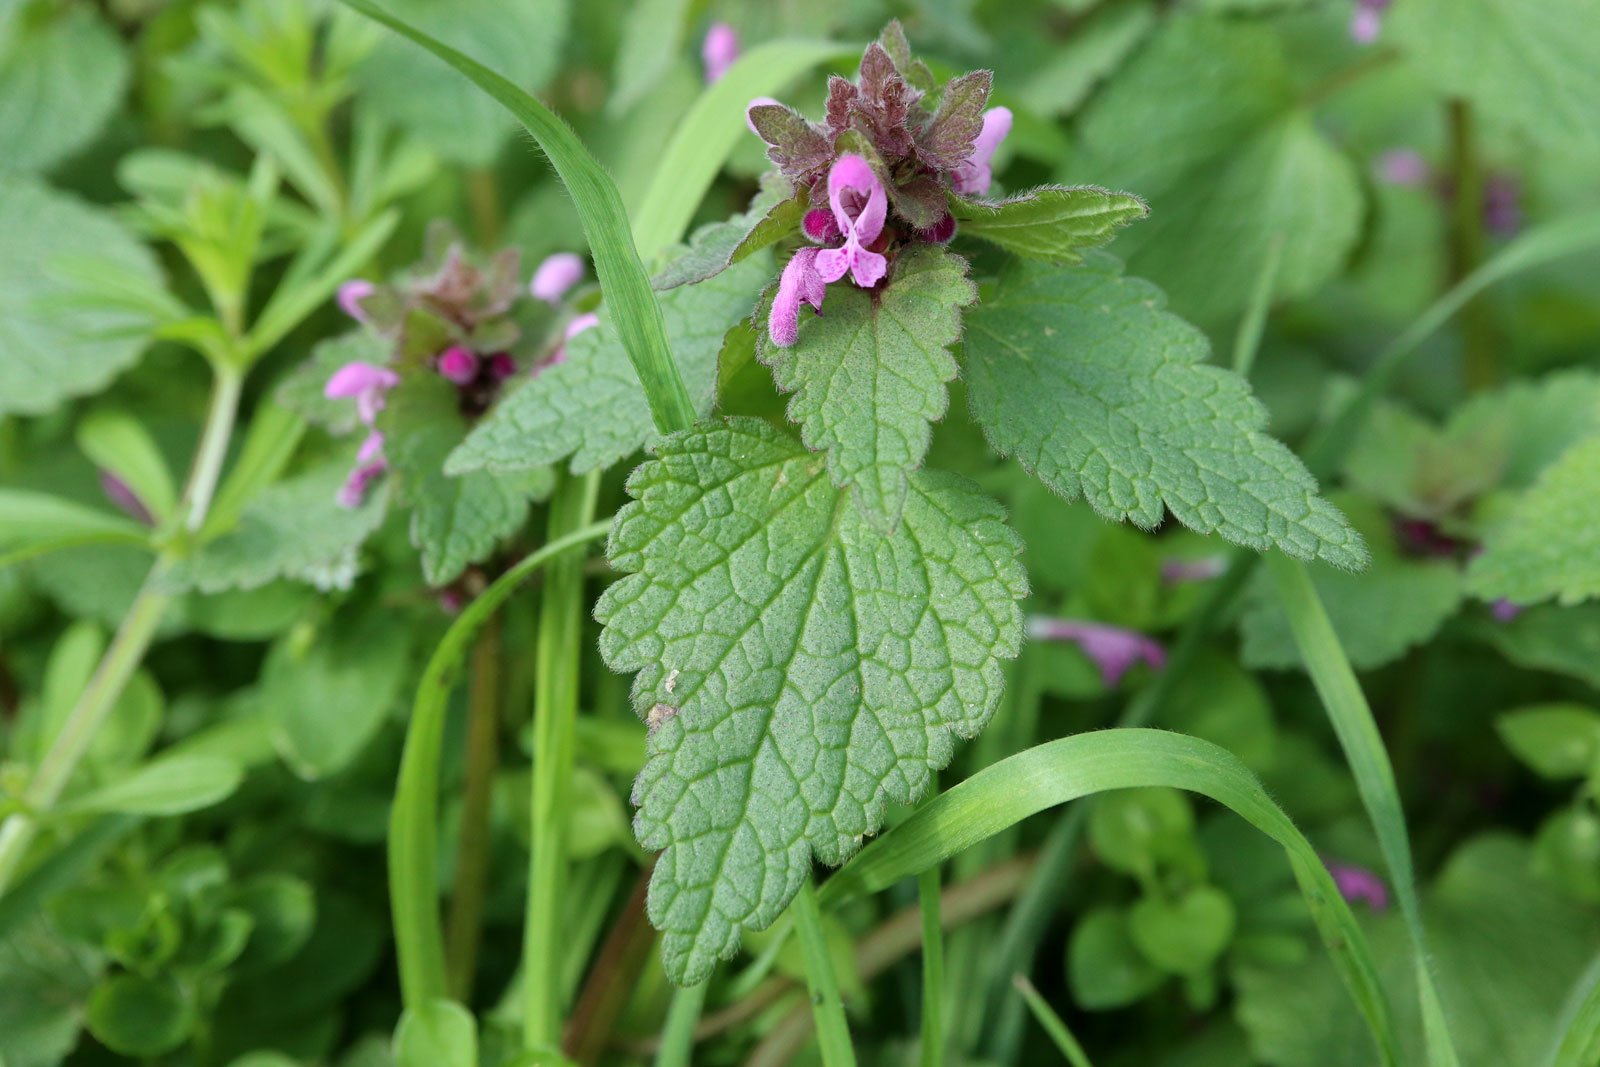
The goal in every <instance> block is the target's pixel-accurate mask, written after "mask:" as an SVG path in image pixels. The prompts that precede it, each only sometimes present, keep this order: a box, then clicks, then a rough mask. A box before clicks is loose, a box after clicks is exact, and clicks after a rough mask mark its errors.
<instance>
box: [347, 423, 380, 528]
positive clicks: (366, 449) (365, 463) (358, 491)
mask: <svg viewBox="0 0 1600 1067" xmlns="http://www.w3.org/2000/svg"><path fill="white" fill-rule="evenodd" d="M388 469H389V461H388V460H387V459H385V458H384V455H383V434H382V433H380V432H379V431H377V430H373V431H372V432H371V433H369V434H367V439H366V440H365V441H362V442H361V450H360V451H359V452H357V453H356V465H355V469H353V470H352V471H351V472H350V476H349V477H348V478H346V479H345V480H344V484H343V485H342V486H340V487H339V506H340V507H345V508H352V509H353V508H359V507H360V506H361V505H362V503H363V502H364V501H365V500H366V499H367V493H369V492H371V490H372V485H373V483H374V482H376V481H377V480H378V479H379V478H381V477H383V472H384V471H386V470H388Z"/></svg>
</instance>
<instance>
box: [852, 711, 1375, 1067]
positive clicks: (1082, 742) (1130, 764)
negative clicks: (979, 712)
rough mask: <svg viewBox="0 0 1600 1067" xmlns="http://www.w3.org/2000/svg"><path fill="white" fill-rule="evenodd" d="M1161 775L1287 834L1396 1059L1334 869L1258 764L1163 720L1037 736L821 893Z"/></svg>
mask: <svg viewBox="0 0 1600 1067" xmlns="http://www.w3.org/2000/svg"><path fill="white" fill-rule="evenodd" d="M1157 785H1159V786H1169V787H1172V788H1176V789H1186V790H1188V791H1190V792H1193V793H1200V794H1202V795H1204V796H1208V797H1210V798H1211V799H1212V800H1215V801H1217V802H1218V803H1220V804H1223V805H1225V806H1227V807H1229V808H1231V809H1232V810H1233V811H1234V812H1235V813H1236V814H1238V815H1239V816H1241V817H1242V818H1243V819H1244V820H1245V821H1246V822H1248V823H1250V824H1251V825H1252V826H1254V827H1255V828H1256V829H1258V830H1260V831H1261V832H1262V833H1264V834H1266V835H1267V836H1268V837H1270V838H1272V839H1273V840H1274V841H1276V842H1278V844H1280V845H1282V846H1283V849H1284V852H1286V853H1287V854H1288V857H1289V864H1290V866H1291V867H1292V868H1293V870H1294V874H1295V878H1296V879H1297V880H1298V881H1299V883H1300V890H1301V893H1302V895H1303V896H1304V897H1305V900H1306V903H1307V905H1309V906H1310V909H1311V915H1312V918H1313V919H1314V920H1315V921H1316V924H1317V929H1318V931H1319V932H1320V933H1321V935H1322V939H1323V942H1324V944H1326V945H1327V946H1328V951H1329V952H1330V953H1331V955H1332V957H1333V961H1334V965H1335V967H1337V969H1338V971H1339V974H1340V977H1341V978H1343V980H1344V983H1345V986H1346V988H1347V989H1348V990H1349V992H1350V995H1351V998H1352V999H1353V1000H1354V1001H1355V1004H1356V1007H1357V1009H1358V1010H1359V1011H1360V1012H1361V1015H1362V1017H1363V1018H1364V1019H1365V1020H1366V1022H1367V1028H1368V1030H1369V1031H1371V1033H1372V1037H1373V1040H1374V1041H1375V1042H1376V1043H1377V1046H1378V1052H1379V1058H1380V1062H1382V1063H1384V1064H1386V1065H1388V1067H1396V1065H1398V1064H1399V1063H1400V1059H1399V1042H1398V1041H1397V1039H1396V1037H1395V1033H1394V1026H1393V1023H1392V1021H1391V1019H1390V1016H1389V1005H1388V1002H1387V1000H1386V999H1385V998H1384V993H1383V987H1382V986H1381V985H1380V984H1379V982H1378V975H1377V971H1376V969H1375V967H1374V965H1373V961H1372V952H1371V949H1370V948H1369V947H1368V944H1367V938H1366V934H1365V933H1363V932H1362V930H1361V927H1360V926H1359V925H1358V924H1357V923H1356V918H1355V915H1354V914H1352V913H1351V911H1350V906H1349V905H1348V904H1346V903H1345V901H1344V898H1343V897H1341V896H1340V895H1339V890H1338V888H1337V887H1336V886H1335V885H1334V883H1333V878H1332V876H1331V875H1329V874H1328V871H1327V868H1326V867H1324V866H1323V864H1322V861H1321V860H1320V859H1318V858H1317V853H1316V850H1315V849H1314V848H1312V846H1311V842H1309V841H1307V840H1306V838H1305V836H1304V835H1303V834H1301V833H1300V831H1299V830H1298V829H1296V828H1295V825H1294V823H1292V822H1290V821H1289V817H1288V816H1287V815H1285V814H1284V813H1283V810H1282V809H1281V808H1279V807H1278V806H1277V805H1276V804H1275V803H1273V801H1272V799H1271V798H1270V797H1268V796H1267V793H1266V790H1265V789H1263V788H1262V786H1261V783H1260V782H1259V781H1258V780H1257V779H1256V777H1255V775H1253V774H1251V773H1250V771H1249V770H1248V769H1247V768H1246V767H1245V766H1244V764H1242V763H1240V762H1239V760H1238V759H1237V758H1236V757H1234V756H1233V755H1232V754H1231V753H1229V752H1228V751H1227V750H1226V749H1223V748H1220V747H1218V746H1217V745H1214V744H1212V743H1210V742H1209V741H1202V740H1200V739H1199V738H1195V737H1187V736H1185V735H1183V734H1175V733H1167V732H1165V731H1162V730H1133V729H1123V730H1102V731H1098V732H1094V733H1086V734H1078V735H1076V736H1073V737H1064V738H1062V739H1061V740H1059V741H1051V742H1048V743H1046V744H1043V745H1036V746H1035V747H1033V748H1030V749H1028V750H1027V751H1025V752H1021V753H1018V754H1017V755H1015V756H1012V757H1010V758H1009V759H1004V760H1001V761H1000V762H999V763H996V764H994V765H993V766H991V767H987V768H985V769H984V770H981V771H979V772H978V773H977V774H975V775H973V776H972V777H971V778H968V779H967V780H966V781H964V782H962V783H961V784H960V785H958V786H956V787H955V788H953V789H951V790H950V791H949V792H947V793H944V794H942V795H941V796H939V797H938V798H937V799H936V800H933V801H932V802H930V803H928V804H925V805H923V806H922V807H921V808H919V809H918V810H917V811H916V812H915V813H913V814H912V815H911V817H910V818H908V819H907V820H906V821H905V822H903V823H901V824H900V825H899V826H897V827H895V828H894V829H893V830H890V831H889V832H888V833H886V834H884V835H883V836H882V837H880V838H879V839H878V840H876V841H874V842H873V843H872V844H870V845H868V846H867V847H866V848H865V849H863V850H862V851H861V852H860V853H859V854H858V855H857V856H856V858H855V859H853V860H851V861H850V862H849V863H848V864H847V865H846V866H845V867H844V869H843V870H842V871H840V872H839V873H838V874H837V875H835V876H834V877H833V878H831V879H829V881H828V882H827V884H826V885H824V886H823V889H822V893H821V898H822V900H823V902H824V904H827V905H837V904H839V903H841V902H843V901H845V900H847V899H849V898H851V897H854V896H856V895H858V894H861V893H870V892H875V891H877V890H880V889H885V888H887V887H889V886H891V885H893V884H894V883H895V882H898V881H899V880H900V879H902V878H908V877H910V876H912V875H914V874H918V873H920V872H922V871H924V870H926V869H927V868H929V867H930V866H932V865H933V864H936V863H939V862H941V861H943V860H946V859H949V858H950V857H951V856H954V855H956V854H957V853H959V852H961V851H962V850H963V849H966V848H969V847H971V846H972V845H975V844H977V843H978V842H980V841H983V840H984V839H986V838H988V837H990V836H992V835H994V834H996V833H999V832H1000V831H1001V830H1004V829H1006V828H1007V827H1009V826H1011V825H1013V824H1015V823H1017V822H1020V821H1021V820H1022V819H1025V818H1027V817H1028V816H1029V815H1033V814H1035V813H1037V812H1040V811H1043V810H1044V809H1046V808H1050V807H1054V806H1056V805H1058V804H1064V803H1066V802H1067V801H1069V800H1077V799H1079V798H1081V797H1086V796H1090V795H1092V794H1095V793H1102V792H1105V791H1107V790H1111V789H1128V788H1134V787H1138V786H1157Z"/></svg>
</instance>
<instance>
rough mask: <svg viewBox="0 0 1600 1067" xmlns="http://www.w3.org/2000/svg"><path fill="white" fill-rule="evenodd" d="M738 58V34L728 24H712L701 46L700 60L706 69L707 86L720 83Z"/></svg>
mask: <svg viewBox="0 0 1600 1067" xmlns="http://www.w3.org/2000/svg"><path fill="white" fill-rule="evenodd" d="M738 58H739V34H738V32H737V31H736V30H734V28H733V27H732V26H729V25H728V24H727V23H726V22H714V23H712V24H711V29H709V30H707V31H706V39H705V42H704V43H703V44H701V46H700V59H701V61H702V62H703V63H705V67H706V84H707V85H710V84H711V83H712V82H714V81H720V80H721V78H722V76H723V75H724V74H726V73H728V68H729V67H731V66H733V63H734V60H736V59H738Z"/></svg>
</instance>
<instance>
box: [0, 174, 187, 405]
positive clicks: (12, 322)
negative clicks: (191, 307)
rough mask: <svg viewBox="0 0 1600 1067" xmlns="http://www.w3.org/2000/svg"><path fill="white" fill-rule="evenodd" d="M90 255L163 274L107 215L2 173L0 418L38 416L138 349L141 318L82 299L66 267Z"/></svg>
mask: <svg viewBox="0 0 1600 1067" xmlns="http://www.w3.org/2000/svg"><path fill="white" fill-rule="evenodd" d="M87 257H92V258H93V259H94V260H95V261H96V263H97V264H100V265H104V266H107V267H117V268H121V269H123V270H126V271H129V272H131V273H134V274H138V275H139V276H141V277H145V278H159V277H160V268H159V267H158V266H157V264H156V261H155V258H154V257H153V256H151V255H150V253H149V252H148V251H146V250H145V248H144V246H143V245H141V244H140V243H139V242H138V241H136V240H134V238H133V237H132V236H130V235H129V234H128V232H127V231H126V230H124V229H123V228H122V227H121V226H120V225H118V224H117V223H116V222H115V221H113V220H112V218H111V217H110V216H109V215H107V214H105V213H104V212H102V211H99V210H98V209H96V208H92V207H90V206H88V205H87V204H84V203H81V202H80V201H78V200H75V199H73V198H71V197H69V196H66V195H65V194H62V193H58V192H55V191H54V190H51V189H49V188H46V187H45V186H44V185H42V184H40V183H38V182H36V181H33V180H30V179H26V178H10V179H6V178H0V415H6V414H17V415H42V414H44V413H45V412H47V411H50V410H51V409H53V408H54V407H56V406H57V405H58V404H60V403H61V402H62V401H63V400H66V399H68V398H70V397H74V396H83V395H85V394H88V393H94V392H97V391H99V390H100V389H102V388H104V387H105V386H106V385H107V384H108V383H109V382H110V381H111V379H112V378H113V377H115V376H116V375H117V374H118V373H119V372H120V371H122V370H124V369H126V368H127V367H128V366H129V365H130V364H131V363H133V361H134V360H136V359H138V357H139V353H140V352H141V351H143V349H144V345H145V340H146V331H147V329H148V327H149V322H148V320H146V319H145V318H144V317H143V316H141V315H139V314H137V313H133V312H130V311H127V310H125V309H122V308H115V307H107V306H105V305H104V304H103V303H100V304H97V303H95V302H93V301H91V300H88V299H85V296H84V292H83V290H82V288H81V287H80V286H79V285H78V284H76V283H74V282H73V281H72V280H71V279H70V275H69V274H68V273H67V271H66V270H65V269H64V265H65V263H66V262H67V261H70V260H72V259H73V258H80V259H81V258H87Z"/></svg>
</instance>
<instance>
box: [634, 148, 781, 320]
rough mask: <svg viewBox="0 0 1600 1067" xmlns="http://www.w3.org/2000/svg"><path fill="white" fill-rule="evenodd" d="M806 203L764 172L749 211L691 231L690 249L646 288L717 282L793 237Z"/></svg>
mask: <svg viewBox="0 0 1600 1067" xmlns="http://www.w3.org/2000/svg"><path fill="white" fill-rule="evenodd" d="M806 203H807V197H806V195H805V193H803V192H802V193H799V194H796V193H795V191H794V190H793V189H792V188H790V186H789V183H788V181H786V180H785V179H784V178H782V177H781V176H779V175H778V174H776V173H773V172H770V171H769V172H768V174H767V175H766V177H764V178H763V179H762V181H761V191H760V192H758V193H757V194H756V195H755V199H753V200H751V201H750V207H749V209H748V210H746V211H745V212H743V213H742V214H738V215H735V216H733V217H732V218H731V219H724V220H723V221H721V222H713V223H710V224H708V225H706V226H702V227H701V228H700V229H699V230H696V231H695V233H694V234H693V236H691V237H690V238H689V247H688V248H687V249H685V250H684V252H683V254H682V255H680V256H678V257H677V258H676V259H674V260H673V261H672V262H671V263H669V264H667V266H666V267H665V268H664V269H663V270H662V271H661V273H659V274H657V275H656V276H655V277H654V278H652V279H650V284H651V285H652V286H653V287H655V288H656V289H658V290H661V289H675V288H677V287H678V286H680V285H689V284H692V283H694V282H703V281H705V280H706V279H707V278H714V277H716V276H717V275H718V274H721V273H722V272H723V271H725V270H727V269H728V268H729V267H731V266H733V265H734V264H735V263H737V262H738V261H739V260H741V259H744V258H745V257H746V256H749V255H751V254H753V253H755V252H759V251H761V249H763V248H767V247H769V246H770V245H772V244H775V243H776V242H778V241H780V240H782V239H783V238H785V237H788V236H789V235H790V234H793V233H797V232H798V231H799V229H800V220H801V218H802V217H803V216H804V215H805V212H806Z"/></svg>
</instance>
